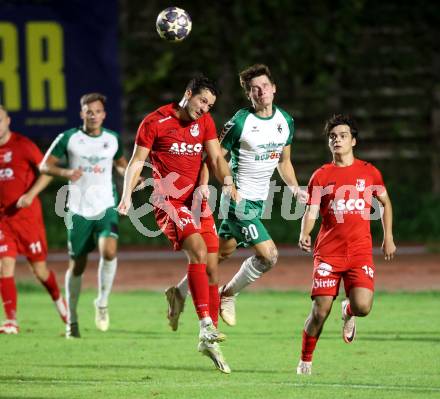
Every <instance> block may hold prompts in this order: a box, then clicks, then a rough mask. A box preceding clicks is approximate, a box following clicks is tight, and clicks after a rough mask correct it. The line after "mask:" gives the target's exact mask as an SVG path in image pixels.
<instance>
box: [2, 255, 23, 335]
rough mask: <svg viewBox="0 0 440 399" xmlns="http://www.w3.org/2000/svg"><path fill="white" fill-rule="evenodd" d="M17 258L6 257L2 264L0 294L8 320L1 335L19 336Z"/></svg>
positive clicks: (3, 325)
mask: <svg viewBox="0 0 440 399" xmlns="http://www.w3.org/2000/svg"><path fill="white" fill-rule="evenodd" d="M14 272H15V258H12V257H9V256H6V257H4V258H2V259H1V264H0V293H1V297H2V302H3V309H4V312H5V317H6V320H5V321H4V322H3V324H2V325H1V326H0V334H18V332H19V327H18V323H17V288H16V286H15V279H14Z"/></svg>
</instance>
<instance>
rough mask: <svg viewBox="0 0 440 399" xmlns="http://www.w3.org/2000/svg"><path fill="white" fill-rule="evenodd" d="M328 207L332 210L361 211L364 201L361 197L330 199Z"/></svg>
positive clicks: (363, 207)
mask: <svg viewBox="0 0 440 399" xmlns="http://www.w3.org/2000/svg"><path fill="white" fill-rule="evenodd" d="M330 208H332V209H333V210H334V211H355V210H357V211H362V210H364V209H365V201H364V200H363V199H362V198H357V199H352V198H350V199H348V200H345V199H340V200H336V201H332V202H331V203H330Z"/></svg>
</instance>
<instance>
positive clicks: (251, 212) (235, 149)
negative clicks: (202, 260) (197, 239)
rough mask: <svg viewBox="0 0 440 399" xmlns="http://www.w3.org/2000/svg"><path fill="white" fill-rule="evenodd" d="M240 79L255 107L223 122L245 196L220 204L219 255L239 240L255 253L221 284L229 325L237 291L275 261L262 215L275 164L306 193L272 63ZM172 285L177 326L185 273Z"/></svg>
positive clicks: (225, 144)
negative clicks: (293, 159) (276, 100)
mask: <svg viewBox="0 0 440 399" xmlns="http://www.w3.org/2000/svg"><path fill="white" fill-rule="evenodd" d="M240 83H241V86H242V87H243V89H244V91H245V94H246V96H247V97H248V98H249V100H250V101H251V103H252V107H250V108H245V109H241V110H239V111H238V112H237V113H236V114H235V116H234V117H233V118H232V119H231V120H230V121H229V122H227V123H226V124H225V126H224V129H223V131H222V134H221V138H220V139H221V145H222V148H223V153H224V155H226V154H227V153H228V152H229V153H230V156H231V159H230V167H231V170H232V173H233V177H234V183H235V185H236V187H237V191H238V193H239V194H240V196H241V198H242V200H241V201H240V202H239V203H238V204H236V203H234V202H232V201H231V203H230V204H229V203H228V201H227V199H226V198H225V197H223V196H222V199H221V208H222V210H223V214H225V212H224V209H225V208H227V210H226V214H227V217H226V219H224V220H223V222H222V223H221V225H220V228H219V237H220V249H219V256H218V261H220V262H221V261H222V260H224V259H227V258H228V257H230V256H231V255H232V253H233V252H234V251H235V249H236V248H237V247H239V246H250V247H252V248H253V249H254V251H255V254H254V255H253V256H251V257H249V258H248V259H246V260H245V261H244V262H243V263H242V265H241V267H240V269H239V271H238V272H237V273H236V274H235V276H234V277H233V278H232V279H231V281H229V282H228V283H227V284H226V285H224V286H223V287H221V289H220V291H221V298H220V300H221V303H220V316H221V317H222V319H223V321H225V323H226V324H228V325H231V326H233V325H235V324H236V317H235V297H236V295H237V294H238V293H239V292H240V291H241V290H242V289H244V288H245V287H246V286H248V285H249V284H250V283H252V282H253V281H255V280H257V279H258V278H260V277H261V276H262V275H263V274H264V273H266V272H267V271H269V270H270V269H271V268H272V267H273V266H274V265H275V264H276V262H277V258H278V251H277V248H276V245H275V243H274V242H273V240H272V238H271V237H270V235H269V233H268V231H267V230H266V228H265V226H264V224H263V222H262V221H261V216H262V214H263V210H264V202H265V200H266V199H267V196H268V193H269V187H270V179H271V177H272V174H273V172H274V170H275V169H276V168H277V169H278V173H279V174H280V176H281V178H282V179H283V181H284V182H285V183H286V185H287V186H288V187H289V188H290V189H291V190H292V192H293V194H294V196H295V197H296V198H297V200H298V201H300V202H302V203H305V202H306V201H307V198H308V194H307V192H306V191H304V190H301V189H300V188H299V186H298V181H297V179H296V176H295V171H294V168H293V165H292V162H291V143H292V137H293V133H294V121H293V118H292V117H291V116H290V115H289V114H288V113H287V112H285V111H283V110H282V109H281V108H279V107H277V106H275V105H274V104H273V100H274V95H275V92H276V86H275V83H274V81H273V79H272V76H271V73H270V70H269V68H268V67H267V66H266V65H262V64H257V65H253V66H251V67H249V68H247V69H245V70H244V71H242V72H241V73H240ZM228 206H229V207H228ZM170 289H172V290H174V291H173V292H175V293H176V295H173V301H170V300H168V302H169V314H171V315H173V319H172V320H171V318H170V317H169V318H170V324H172V323H173V324H174V325H175V326H176V327H175V328H173V329H176V328H177V320H178V317H179V313H180V312H179V309H181V308H182V306H180V303H179V301H180V302H182V300H181V299H182V298H184V297H185V294H186V291H187V289H186V281H185V279H183V280H182V281H181V282H180V283H179V284H178V285H177V287H171V288H170ZM170 289H169V290H168V291H170ZM168 296H169V297H170V295H168ZM171 302H173V303H171ZM182 303H183V302H182Z"/></svg>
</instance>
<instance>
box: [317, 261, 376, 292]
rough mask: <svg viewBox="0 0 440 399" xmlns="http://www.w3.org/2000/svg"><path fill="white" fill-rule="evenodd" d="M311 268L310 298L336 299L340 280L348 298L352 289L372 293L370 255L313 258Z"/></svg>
mask: <svg viewBox="0 0 440 399" xmlns="http://www.w3.org/2000/svg"><path fill="white" fill-rule="evenodd" d="M313 263H314V267H313V285H312V298H313V297H315V296H333V297H337V296H338V293H339V285H340V283H341V278H343V279H344V289H345V293H346V295H347V296H348V295H349V293H350V290H351V289H352V288H353V287H363V288H368V289H369V290H371V291H374V271H375V267H374V263H373V256H372V255H356V256H350V257H343V256H329V257H326V258H323V257H319V256H317V257H315V259H314V262H313Z"/></svg>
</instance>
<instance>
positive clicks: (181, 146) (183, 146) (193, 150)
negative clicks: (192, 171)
mask: <svg viewBox="0 0 440 399" xmlns="http://www.w3.org/2000/svg"><path fill="white" fill-rule="evenodd" d="M202 150H203V145H202V143H195V144H190V143H185V142H181V143H173V144H171V147H170V149H169V150H168V152H169V153H170V154H175V155H199V154H200V153H201V152H202Z"/></svg>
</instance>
